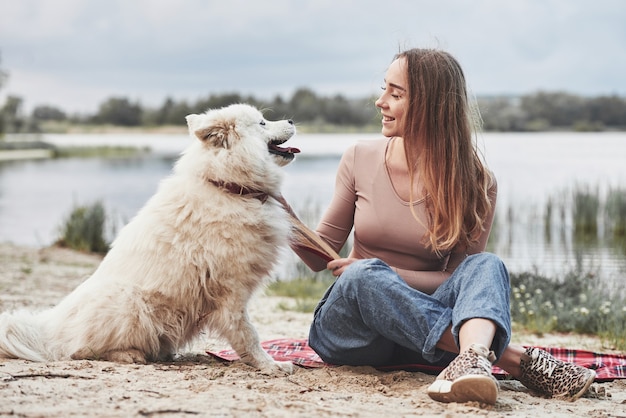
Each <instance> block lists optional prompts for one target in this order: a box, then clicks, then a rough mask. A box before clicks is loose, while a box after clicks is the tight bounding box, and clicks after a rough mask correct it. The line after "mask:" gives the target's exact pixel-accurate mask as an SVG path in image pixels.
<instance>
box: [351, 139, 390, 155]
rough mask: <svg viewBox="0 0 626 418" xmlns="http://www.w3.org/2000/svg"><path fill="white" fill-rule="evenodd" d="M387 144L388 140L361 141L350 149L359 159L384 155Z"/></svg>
mask: <svg viewBox="0 0 626 418" xmlns="http://www.w3.org/2000/svg"><path fill="white" fill-rule="evenodd" d="M388 142H389V138H377V139H363V140H360V141H357V142H355V143H354V144H353V145H352V149H353V152H354V153H355V154H358V155H359V157H365V156H372V157H373V156H377V155H380V154H383V155H384V153H385V149H386V148H387V143H388Z"/></svg>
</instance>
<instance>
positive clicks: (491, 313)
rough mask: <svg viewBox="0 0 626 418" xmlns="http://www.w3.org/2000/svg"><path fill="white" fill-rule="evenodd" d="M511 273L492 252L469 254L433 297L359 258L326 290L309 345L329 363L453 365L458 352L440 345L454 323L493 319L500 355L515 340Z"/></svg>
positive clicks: (455, 332) (455, 330) (383, 267)
mask: <svg viewBox="0 0 626 418" xmlns="http://www.w3.org/2000/svg"><path fill="white" fill-rule="evenodd" d="M509 295H510V284H509V274H508V272H507V270H506V267H505V266H504V264H503V263H502V261H501V260H500V259H499V258H498V257H496V256H495V255H493V254H489V253H480V254H474V255H471V256H469V257H467V258H466V259H465V260H464V261H463V262H462V263H461V264H460V265H459V266H458V267H457V268H456V270H455V271H454V273H453V274H452V275H451V276H450V277H449V278H448V279H447V280H446V281H445V282H444V283H442V284H441V285H440V286H439V287H438V288H437V290H435V292H434V293H433V294H432V295H428V294H426V293H423V292H420V291H419V290H415V289H413V288H411V287H409V286H408V285H407V284H406V282H405V281H404V280H403V279H402V278H401V277H400V276H399V275H398V274H397V273H396V272H394V271H393V270H392V269H391V268H390V267H389V266H388V265H387V264H385V263H384V262H382V261H381V260H378V259H366V260H359V261H356V262H354V263H352V264H351V265H350V266H349V267H348V268H347V269H346V271H345V272H344V273H343V274H342V275H341V276H340V277H339V278H338V279H337V280H336V281H335V283H333V285H332V286H331V287H330V288H329V289H328V290H327V291H326V294H325V295H324V297H323V298H322V300H321V301H320V303H319V304H318V306H317V307H316V309H315V314H314V319H313V323H312V324H311V329H310V332H309V345H310V346H311V347H312V348H313V349H314V350H315V352H316V353H317V354H318V355H319V356H320V357H321V358H322V360H324V361H325V362H327V363H331V364H344V365H354V366H356V365H370V366H383V365H390V364H401V363H412V362H424V361H426V362H427V363H431V364H437V365H445V364H447V363H449V362H450V361H451V360H452V359H453V358H454V357H455V356H456V354H453V353H447V352H445V351H443V350H441V349H439V348H437V347H436V345H437V343H438V342H439V340H440V339H441V336H442V335H443V334H444V332H446V330H447V329H448V328H449V327H450V326H452V334H453V336H454V339H455V341H456V343H457V347H458V335H459V329H460V328H461V325H463V323H464V322H465V321H467V320H468V319H472V318H486V319H490V320H491V321H493V322H494V323H495V324H496V328H497V330H496V335H495V337H494V340H493V343H492V346H491V349H492V350H493V351H494V352H495V354H496V357H498V358H500V356H501V355H502V352H503V351H504V349H505V348H506V346H507V345H508V344H509V341H510V338H511V312H510V307H509Z"/></svg>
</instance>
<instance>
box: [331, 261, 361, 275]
mask: <svg viewBox="0 0 626 418" xmlns="http://www.w3.org/2000/svg"><path fill="white" fill-rule="evenodd" d="M357 260H358V258H338V259H337V260H332V261H329V262H328V264H327V265H326V268H327V269H328V270H330V272H331V273H332V274H333V276H335V277H339V276H341V274H342V273H343V272H344V271H345V270H346V268H347V267H348V266H349V265H350V264H352V263H354V262H355V261H357Z"/></svg>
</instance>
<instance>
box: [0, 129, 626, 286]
mask: <svg viewBox="0 0 626 418" xmlns="http://www.w3.org/2000/svg"><path fill="white" fill-rule="evenodd" d="M378 137H379V135H371V134H364V135H298V136H297V137H296V138H294V139H292V140H291V141H290V145H292V146H297V147H299V148H300V149H301V150H302V153H301V154H300V155H299V156H298V158H297V159H296V161H295V162H294V163H293V164H291V165H290V166H288V167H286V168H285V171H286V177H285V183H284V195H285V197H286V198H287V199H288V200H289V201H290V202H291V204H292V206H294V208H295V209H296V211H308V212H311V211H313V212H314V213H313V217H319V215H320V213H318V212H317V211H321V210H323V208H324V207H325V206H326V205H327V204H328V202H329V200H330V198H331V195H332V191H333V185H334V178H335V171H336V168H337V165H338V163H339V158H340V156H341V153H342V152H343V151H344V150H345V149H346V147H348V146H349V145H350V144H352V143H353V142H355V141H357V140H369V139H373V138H378ZM44 140H47V141H49V142H52V143H55V144H58V145H72V144H75V145H85V144H93V145H135V146H141V147H143V146H147V147H150V149H151V153H150V154H148V155H146V156H142V157H135V158H114V159H100V158H89V159H81V158H67V159H55V160H37V161H13V162H0V242H4V241H9V242H13V243H16V244H21V245H29V246H44V245H48V244H50V243H51V242H53V241H54V240H55V238H56V237H57V235H58V230H59V226H60V224H61V223H62V222H63V220H64V218H65V217H67V215H68V214H69V212H70V211H71V210H72V208H73V207H74V206H75V205H78V204H91V203H93V202H94V201H96V200H101V201H103V202H104V204H105V206H106V208H107V211H108V212H109V214H110V215H111V216H112V218H113V221H114V222H113V223H114V224H116V225H117V227H118V228H119V227H120V226H121V225H123V224H124V223H125V222H127V221H128V220H129V219H130V218H132V216H133V215H134V214H135V213H136V212H137V210H138V209H139V208H140V207H141V206H142V205H143V204H144V203H145V202H146V200H147V199H148V198H149V197H150V196H151V195H152V194H153V193H154V192H155V190H156V189H157V186H158V183H159V181H160V180H161V179H162V178H163V177H165V176H167V175H168V173H169V172H170V171H171V168H172V165H173V163H174V161H175V159H176V157H177V156H178V154H179V153H180V152H181V151H182V150H183V149H184V148H185V147H186V146H187V145H188V144H189V142H190V141H191V140H192V139H190V138H188V137H187V136H185V135H46V136H44ZM479 146H480V148H481V149H482V150H483V153H484V154H485V158H486V159H487V162H488V164H489V166H490V168H491V169H492V171H493V172H494V173H495V174H496V177H497V179H498V188H499V195H498V207H497V215H496V226H495V228H494V233H493V234H492V238H491V240H490V250H491V251H494V252H496V253H497V254H498V255H500V256H501V257H502V258H503V259H504V260H505V261H506V263H507V265H508V267H509V269H510V270H511V271H513V272H518V271H525V270H529V269H533V268H537V269H538V270H539V271H540V272H544V273H545V274H548V275H558V274H560V273H562V272H564V271H566V270H567V269H570V268H573V267H574V266H576V265H577V264H582V265H583V267H585V268H593V269H598V270H599V271H600V272H601V274H603V275H605V276H606V277H607V278H611V279H612V280H618V281H621V282H622V283H624V282H626V280H623V279H622V278H623V277H624V274H626V256H625V255H624V250H623V249H621V250H620V249H619V248H614V247H612V246H611V245H609V244H603V243H601V242H596V243H594V244H593V245H586V246H582V247H581V246H580V245H577V244H576V242H575V240H573V239H572V237H571V233H568V232H567V231H565V232H564V233H563V231H555V233H554V234H552V235H551V237H550V238H549V239H548V238H547V237H546V235H545V233H544V225H543V212H544V210H545V204H546V202H547V200H548V198H554V196H557V195H562V194H563V193H564V192H565V191H567V190H571V189H572V188H573V187H579V186H580V185H586V186H589V187H592V188H593V189H594V190H598V193H599V194H600V196H601V197H602V196H603V195H604V194H605V193H606V190H608V188H609V187H614V188H615V187H621V188H622V189H624V188H626V133H601V134H597V133H593V134H592V133H536V134H519V133H503V134H496V133H486V134H482V136H481V137H480V138H479ZM315 221H316V219H314V220H311V222H313V223H314V222H315ZM570 226H571V225H570ZM559 232H561V233H559Z"/></svg>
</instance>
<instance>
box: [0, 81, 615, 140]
mask: <svg viewBox="0 0 626 418" xmlns="http://www.w3.org/2000/svg"><path fill="white" fill-rule="evenodd" d="M375 99H376V98H375V97H366V98H361V99H352V98H347V97H345V96H342V95H334V96H321V95H318V94H316V93H315V92H314V91H312V90H311V89H308V88H300V89H298V90H297V91H296V92H295V93H294V94H293V95H292V96H291V97H290V98H283V97H281V96H280V95H277V96H276V97H274V98H273V99H272V100H260V99H257V98H255V97H253V96H243V95H240V94H238V93H228V94H210V95H209V96H207V97H206V98H201V99H198V100H196V101H195V102H190V101H187V100H181V101H177V100H173V99H171V98H167V99H165V100H164V102H163V104H162V105H161V106H159V107H156V108H151V107H147V106H143V105H142V104H141V103H140V102H137V101H132V100H130V99H128V98H126V97H111V98H109V99H107V100H105V101H104V102H103V103H101V104H100V106H99V108H98V111H97V112H96V113H94V114H82V115H81V114H74V115H70V114H67V113H66V112H65V111H63V110H62V109H60V108H57V107H54V106H49V105H46V106H37V107H35V108H34V109H33V111H32V112H31V113H30V114H25V113H24V112H23V111H22V99H21V98H19V97H16V96H9V97H8V98H7V99H6V102H5V103H4V104H3V105H2V107H0V133H1V132H3V131H4V132H11V133H15V132H24V133H26V132H33V133H36V132H42V131H46V130H50V129H54V130H57V131H62V130H63V129H67V127H69V126H76V125H79V126H85V127H89V126H100V125H113V126H121V127H145V128H153V127H159V126H166V125H179V126H181V125H184V124H185V116H186V115H188V114H190V113H201V112H204V111H206V110H207V109H212V108H218V107H222V106H226V105H229V104H232V103H249V104H252V105H255V106H257V107H258V108H260V109H263V110H264V114H265V115H266V117H267V118H268V119H282V118H290V119H293V120H294V121H295V122H296V123H298V124H300V125H302V126H305V127H307V128H308V129H310V130H313V131H315V130H317V131H331V130H334V129H336V130H342V129H353V130H355V129H360V130H371V129H378V127H380V116H379V114H378V111H377V109H376V107H375V106H374V101H375ZM477 104H478V108H479V111H480V115H481V117H482V123H483V129H484V130H486V131H545V130H577V131H590V130H591V131H602V130H624V129H626V98H623V97H620V96H617V95H612V96H598V97H581V96H577V95H573V94H568V93H563V92H537V93H533V94H529V95H524V96H516V97H505V96H497V97H478V99H477Z"/></svg>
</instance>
